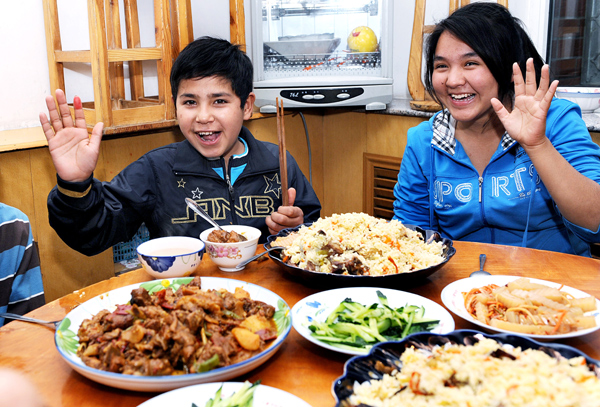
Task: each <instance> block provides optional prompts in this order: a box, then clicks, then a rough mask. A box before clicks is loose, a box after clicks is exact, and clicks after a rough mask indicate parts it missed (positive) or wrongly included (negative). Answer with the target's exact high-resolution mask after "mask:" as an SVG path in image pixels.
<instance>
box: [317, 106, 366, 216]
mask: <svg viewBox="0 0 600 407" xmlns="http://www.w3.org/2000/svg"><path fill="white" fill-rule="evenodd" d="M366 134H367V119H366V115H365V114H363V113H353V112H346V111H334V110H332V111H331V112H328V113H327V115H326V116H325V118H324V121H323V174H324V180H323V186H324V193H323V200H322V201H321V203H322V205H323V211H322V213H321V215H322V216H330V215H331V214H333V213H345V212H361V211H362V205H363V195H362V191H363V153H364V152H365V151H366V149H367V140H366Z"/></svg>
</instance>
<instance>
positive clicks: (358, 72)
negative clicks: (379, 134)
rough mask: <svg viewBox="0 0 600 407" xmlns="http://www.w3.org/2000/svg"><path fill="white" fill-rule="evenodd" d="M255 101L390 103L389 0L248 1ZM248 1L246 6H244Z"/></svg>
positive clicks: (270, 105)
mask: <svg viewBox="0 0 600 407" xmlns="http://www.w3.org/2000/svg"><path fill="white" fill-rule="evenodd" d="M249 3H250V18H251V24H250V37H251V40H250V44H251V52H250V53H249V55H250V57H251V59H252V62H253V65H254V93H255V94H256V102H255V105H256V106H257V107H258V108H259V109H260V111H261V112H262V113H275V112H276V105H275V103H276V102H275V101H276V98H279V99H281V100H282V101H283V102H284V103H285V106H286V107H292V108H310V107H340V106H364V108H365V109H366V110H380V109H385V108H386V105H387V104H388V103H390V102H391V101H392V91H393V90H392V85H393V83H392V36H393V35H392V18H393V9H392V8H393V1H388V0H251V1H250V2H249ZM246 4H248V3H246Z"/></svg>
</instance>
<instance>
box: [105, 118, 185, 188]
mask: <svg viewBox="0 0 600 407" xmlns="http://www.w3.org/2000/svg"><path fill="white" fill-rule="evenodd" d="M182 140H184V137H183V135H182V134H181V132H180V131H179V128H173V129H169V130H163V131H156V132H153V133H149V134H144V135H138V136H130V137H124V138H118V139H112V140H104V141H102V144H101V149H102V156H101V160H100V159H99V160H98V167H100V166H102V168H103V171H104V174H102V175H101V176H97V178H98V179H99V180H101V181H110V180H112V179H113V178H114V177H115V175H117V174H118V173H119V172H121V171H122V170H123V168H125V167H127V165H129V164H131V163H132V162H134V161H135V160H137V159H138V158H140V157H141V156H142V155H144V154H145V153H147V152H148V151H150V150H153V149H155V148H158V147H161V146H164V145H166V144H170V143H175V142H178V141H182Z"/></svg>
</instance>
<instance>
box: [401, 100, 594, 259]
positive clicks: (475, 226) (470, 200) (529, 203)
mask: <svg viewBox="0 0 600 407" xmlns="http://www.w3.org/2000/svg"><path fill="white" fill-rule="evenodd" d="M546 136H547V137H548V139H549V140H550V141H551V142H552V144H553V145H554V147H555V148H556V149H557V150H558V152H559V153H561V154H562V156H563V157H564V158H565V159H566V160H567V161H568V162H569V163H570V164H571V165H572V166H573V167H574V168H575V169H577V170H578V171H579V172H580V173H581V174H583V175H585V176H586V177H588V178H590V179H592V180H594V181H595V182H598V183H600V147H598V146H597V145H596V144H595V143H594V142H593V141H592V139H591V137H590V134H589V132H588V130H587V127H586V125H585V122H584V121H583V120H582V119H581V110H580V108H579V106H578V105H576V104H574V103H572V102H569V101H566V100H562V99H554V100H553V101H552V104H551V106H550V109H549V111H548V116H547V121H546ZM534 181H535V182H534ZM394 195H395V197H396V200H395V202H394V219H398V220H400V221H401V222H403V223H406V224H412V225H418V226H421V227H423V228H426V229H433V230H438V231H439V232H440V233H442V235H444V236H445V237H448V238H450V239H453V240H466V241H473V242H483V243H496V244H504V245H511V246H523V247H530V248H535V249H542V250H552V251H557V252H564V253H571V254H578V255H582V256H588V257H589V256H590V247H589V244H590V243H592V242H599V241H600V233H599V231H598V230H596V231H591V230H589V229H585V228H582V227H579V226H577V225H574V224H572V223H570V222H569V221H568V220H566V219H565V218H564V217H563V216H562V215H561V213H560V211H559V210H558V207H557V206H556V205H555V203H554V201H553V200H552V197H551V196H550V194H549V193H548V190H547V189H546V187H545V186H544V184H543V183H542V182H541V180H540V178H539V177H538V175H537V172H536V170H535V167H534V166H533V164H532V163H531V159H530V158H529V156H528V155H527V154H526V153H525V150H524V149H523V148H522V147H521V146H520V145H519V143H517V142H516V141H515V140H513V139H512V138H511V137H510V136H509V135H508V134H505V135H504V137H503V139H502V141H501V143H500V144H499V145H498V148H497V150H496V152H495V153H494V155H493V156H492V158H491V160H490V162H489V164H488V165H487V166H486V168H485V170H484V171H483V174H482V176H481V177H479V174H478V172H477V170H476V169H475V167H474V166H473V165H472V164H471V161H470V159H469V157H468V156H467V154H466V153H465V150H464V149H463V147H462V145H461V144H460V142H458V140H456V139H455V138H454V119H452V118H451V117H450V114H449V112H448V111H447V110H445V111H441V112H438V113H436V114H435V115H434V116H433V117H432V118H431V119H430V120H429V121H427V122H423V123H421V124H420V125H418V126H416V127H414V128H412V129H410V130H409V131H408V143H407V146H406V150H405V152H404V156H403V158H402V166H401V169H400V173H399V174H398V183H397V184H396V186H395V187H394ZM532 197H533V198H532Z"/></svg>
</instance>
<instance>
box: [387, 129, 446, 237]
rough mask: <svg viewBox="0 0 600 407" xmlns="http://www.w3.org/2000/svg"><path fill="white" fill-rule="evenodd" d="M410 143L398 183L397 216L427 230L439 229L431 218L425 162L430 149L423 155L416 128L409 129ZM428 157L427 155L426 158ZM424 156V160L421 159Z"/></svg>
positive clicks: (404, 221)
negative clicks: (418, 148)
mask: <svg viewBox="0 0 600 407" xmlns="http://www.w3.org/2000/svg"><path fill="white" fill-rule="evenodd" d="M407 137H408V143H407V146H406V149H405V151H404V155H403V157H402V164H401V167H400V172H399V173H398V182H397V183H396V185H395V186H394V197H395V198H396V199H395V201H394V217H393V219H396V220H399V221H400V222H402V223H403V224H407V225H415V226H420V227H422V228H424V229H437V225H432V224H430V220H429V207H430V203H429V193H430V192H429V185H428V183H429V180H428V178H427V177H426V175H425V173H424V168H423V165H424V164H425V163H426V162H427V163H428V162H429V161H428V159H429V154H430V151H429V148H430V146H427V148H426V151H425V152H422V154H419V153H418V151H416V149H417V143H418V140H417V137H418V133H417V131H416V129H415V128H413V129H410V130H409V131H408V136H407ZM425 156H426V157H425ZM419 158H420V159H419Z"/></svg>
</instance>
